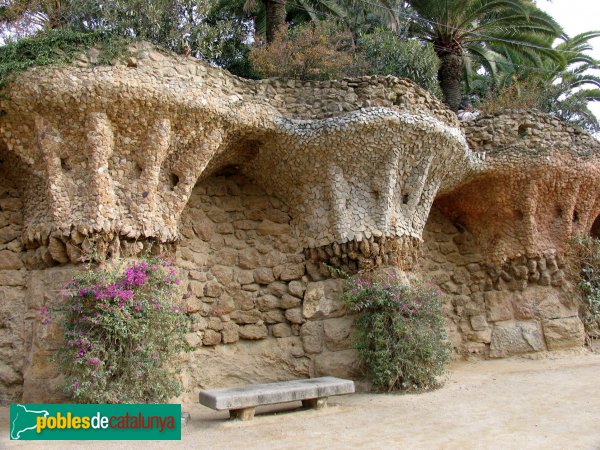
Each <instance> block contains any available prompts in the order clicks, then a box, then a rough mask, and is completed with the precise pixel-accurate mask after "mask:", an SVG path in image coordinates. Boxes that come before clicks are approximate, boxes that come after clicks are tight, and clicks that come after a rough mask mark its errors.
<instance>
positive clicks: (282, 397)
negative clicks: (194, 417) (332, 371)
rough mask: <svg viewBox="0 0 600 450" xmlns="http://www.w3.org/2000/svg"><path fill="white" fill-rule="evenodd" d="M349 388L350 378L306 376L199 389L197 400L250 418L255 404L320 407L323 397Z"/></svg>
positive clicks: (241, 418) (337, 393)
mask: <svg viewBox="0 0 600 450" xmlns="http://www.w3.org/2000/svg"><path fill="white" fill-rule="evenodd" d="M353 392H354V382H353V381H351V380H343V379H341V378H335V377H322V378H309V379H305V380H293V381H282V382H278V383H268V384H251V385H248V386H240V387H234V388H226V389H212V390H207V391H202V392H200V404H201V405H204V406H208V407H209V408H212V409H216V410H219V411H223V410H229V416H230V417H231V418H235V419H240V420H250V419H252V418H253V417H254V412H255V410H256V407H257V406H262V405H273V404H276V403H286V402H293V401H302V406H303V407H304V408H315V409H320V408H323V407H324V406H326V405H327V397H330V396H332V395H342V394H352V393H353Z"/></svg>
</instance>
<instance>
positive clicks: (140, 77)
mask: <svg viewBox="0 0 600 450" xmlns="http://www.w3.org/2000/svg"><path fill="white" fill-rule="evenodd" d="M6 93H7V96H8V98H7V99H3V100H1V104H0V108H1V109H2V110H3V112H4V114H3V115H2V117H1V118H0V401H17V400H22V401H29V402H49V401H57V400H60V399H61V398H62V397H61V395H62V394H61V391H60V388H59V385H60V379H59V376H58V374H57V372H56V368H55V366H54V364H53V363H52V356H53V354H54V352H55V351H56V349H57V348H59V346H60V345H61V331H60V329H59V327H58V325H56V324H55V325H52V326H50V327H44V326H42V325H41V324H40V323H39V320H38V310H39V308H40V306H43V305H46V306H52V305H53V304H55V302H58V301H60V299H59V298H58V293H59V291H60V288H61V287H62V285H63V283H64V282H65V281H67V280H68V279H69V277H70V276H71V274H72V273H73V271H74V270H78V265H79V264H80V262H81V256H82V254H84V253H85V252H86V251H87V250H88V249H89V248H91V247H92V246H94V247H95V248H96V249H97V250H98V251H99V252H100V254H101V255H102V256H108V257H117V256H124V257H135V255H137V254H139V253H140V252H141V251H143V250H145V249H146V250H148V249H150V250H152V251H154V252H163V253H171V254H174V255H175V256H176V257H177V261H178V265H179V267H180V268H181V270H182V273H184V274H185V277H184V279H185V284H186V289H187V290H186V294H185V296H184V298H183V299H182V302H183V304H182V306H183V307H185V308H186V310H187V311H188V312H189V313H190V314H191V315H193V317H194V319H195V320H194V323H193V326H192V328H191V329H190V330H189V333H188V335H187V341H188V343H189V344H190V345H192V346H193V347H194V348H195V349H196V350H195V351H194V352H191V353H189V354H186V355H185V356H184V357H183V358H184V359H182V360H181V361H180V362H179V363H178V364H180V366H181V370H180V373H181V376H182V378H183V381H184V383H185V386H186V387H188V388H189V389H190V391H189V394H186V397H184V400H194V399H195V395H196V394H195V392H197V390H198V388H209V387H211V388H212V387H221V386H230V385H235V384H244V383H253V382H269V381H277V380H289V379H295V378H305V377H309V376H310V377H312V376H324V375H333V376H340V377H350V378H354V379H357V380H358V379H360V378H361V367H360V363H359V361H358V359H357V355H356V352H355V350H353V349H352V324H353V320H354V318H353V317H352V316H349V315H347V314H346V311H345V310H344V306H343V304H342V303H341V301H340V299H339V295H340V293H341V292H342V289H343V282H342V281H341V280H340V279H339V278H337V277H336V275H335V273H331V272H330V271H329V269H327V268H326V266H325V265H324V264H323V263H327V265H329V266H333V267H336V268H341V269H343V270H345V271H347V272H350V273H356V272H357V271H359V270H364V269H373V268H378V267H382V268H385V267H389V268H394V269H396V270H399V271H402V272H403V273H404V274H405V275H406V276H407V278H420V279H430V280H432V281H433V282H434V283H436V284H437V285H438V286H440V288H441V289H442V290H443V291H444V292H445V293H446V294H447V295H446V300H445V305H444V314H445V317H446V321H447V326H448V330H449V333H450V336H451V339H452V343H453V346H454V349H455V353H456V355H457V357H461V356H462V357H464V356H469V355H476V356H480V357H503V356H508V355H514V354H520V353H527V352H536V351H547V350H555V349H562V348H570V347H578V346H582V345H583V344H584V333H583V325H582V322H581V320H580V318H579V316H578V309H579V306H580V298H579V295H578V293H577V291H576V290H575V288H574V287H573V285H572V283H571V282H570V281H569V280H568V278H567V277H566V275H565V272H564V264H565V261H564V254H565V250H566V248H567V244H568V242H569V240H570V239H571V237H572V236H575V235H582V234H585V233H590V232H592V233H596V234H597V233H598V227H599V225H598V223H600V222H599V219H598V216H599V215H600V195H599V194H600V143H598V141H596V140H595V139H594V138H593V137H591V136H589V135H587V134H586V133H583V132H580V131H578V130H576V129H574V128H571V127H569V126H567V125H565V124H563V123H561V122H560V121H558V120H556V119H554V118H551V117H548V116H544V115H540V114H537V113H533V112H524V111H507V112H506V113H505V114H502V115H497V116H489V117H481V118H479V119H478V120H476V121H474V122H469V123H468V124H466V125H463V126H461V124H460V123H459V122H458V121H457V119H456V117H455V116H454V115H453V114H452V113H451V112H450V111H449V110H447V109H446V108H445V107H444V106H443V105H442V104H441V103H440V102H438V101H437V100H436V99H435V98H434V97H432V96H431V95H430V94H428V93H427V92H425V91H423V90H422V89H420V88H419V87H417V86H416V85H414V84H413V83H411V82H409V81H407V80H398V79H396V78H393V77H385V78H380V77H364V78H359V79H344V80H339V81H326V82H301V81H294V80H289V81H282V80H262V81H251V80H243V79H240V78H237V77H234V76H232V75H230V74H229V73H227V72H225V71H222V70H220V69H216V68H212V67H209V66H207V65H205V64H203V63H201V62H198V61H196V60H193V59H191V58H184V57H177V56H173V55H167V54H163V53H160V52H158V51H156V50H154V49H153V48H152V47H150V46H148V45H145V44H140V45H137V46H136V47H135V48H133V49H132V54H131V56H129V57H128V58H126V59H125V60H123V61H118V62H117V63H116V64H115V65H113V66H92V65H91V64H90V60H89V58H87V57H86V56H82V58H81V60H79V61H78V63H77V64H76V65H75V66H72V67H50V68H36V69H32V70H29V71H28V72H26V73H24V74H23V75H21V76H20V77H19V78H18V80H17V81H16V82H14V83H13V84H12V85H10V86H9V87H8V88H7V89H6Z"/></svg>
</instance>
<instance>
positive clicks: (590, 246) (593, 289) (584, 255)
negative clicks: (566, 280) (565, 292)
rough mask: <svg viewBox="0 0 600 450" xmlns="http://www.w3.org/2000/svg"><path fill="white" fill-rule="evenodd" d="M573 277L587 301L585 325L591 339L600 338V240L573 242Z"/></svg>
mask: <svg viewBox="0 0 600 450" xmlns="http://www.w3.org/2000/svg"><path fill="white" fill-rule="evenodd" d="M571 253H572V254H571V258H570V259H571V262H572V264H573V266H574V267H573V268H572V275H574V276H575V279H576V280H578V286H579V289H580V290H581V293H582V294H583V299H584V301H585V311H584V323H585V326H586V330H587V332H588V335H589V336H590V337H594V338H598V337H600V239H597V238H594V237H592V236H583V237H577V238H575V239H574V240H573V242H572V252H571Z"/></svg>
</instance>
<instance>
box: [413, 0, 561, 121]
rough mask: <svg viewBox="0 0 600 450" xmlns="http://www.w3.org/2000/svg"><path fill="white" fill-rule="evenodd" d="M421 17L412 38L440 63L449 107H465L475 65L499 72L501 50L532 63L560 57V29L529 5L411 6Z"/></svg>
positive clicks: (457, 1) (464, 0)
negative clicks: (555, 45) (469, 71)
mask: <svg viewBox="0 0 600 450" xmlns="http://www.w3.org/2000/svg"><path fill="white" fill-rule="evenodd" d="M408 3H409V4H410V6H411V7H412V9H413V10H414V12H415V13H416V17H415V18H414V20H413V22H412V24H411V32H412V33H414V34H415V35H417V36H419V37H420V38H421V39H423V40H425V41H428V42H431V43H432V44H433V46H434V49H435V51H436V54H437V56H438V58H439V59H440V68H439V70H438V81H439V83H440V88H441V89H442V92H443V95H444V101H445V103H446V104H447V105H448V106H449V107H450V109H452V110H453V111H457V110H458V108H459V105H460V101H461V97H462V93H461V76H462V73H463V68H464V66H465V64H466V63H468V62H469V60H470V59H476V60H478V61H480V63H481V64H482V65H483V67H485V68H486V69H488V70H492V71H493V70H495V61H496V58H500V57H501V56H499V54H498V53H497V52H496V51H494V49H493V45H497V44H501V45H502V46H503V47H504V48H508V49H510V50H511V51H513V52H517V53H519V54H521V55H522V56H523V58H526V59H527V60H529V61H532V62H535V63H537V62H539V61H537V60H536V58H539V57H540V56H545V57H548V58H551V59H554V60H557V61H560V60H561V56H560V55H561V54H560V53H558V52H556V51H554V50H553V49H552V48H551V47H550V44H551V42H552V41H553V40H554V39H555V38H556V37H558V36H560V35H561V33H562V29H561V27H560V25H559V24H558V23H557V22H556V21H555V20H554V19H553V18H552V17H550V16H549V15H548V14H546V13H544V12H542V11H541V10H539V9H537V8H536V7H535V6H533V5H532V4H531V3H530V2H528V1H527V0H409V2H408Z"/></svg>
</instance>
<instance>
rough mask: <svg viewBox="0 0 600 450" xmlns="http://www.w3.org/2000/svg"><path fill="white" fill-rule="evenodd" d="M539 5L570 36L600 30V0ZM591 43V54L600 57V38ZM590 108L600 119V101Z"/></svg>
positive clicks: (549, 0)
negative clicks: (592, 47)
mask: <svg viewBox="0 0 600 450" xmlns="http://www.w3.org/2000/svg"><path fill="white" fill-rule="evenodd" d="M537 5H538V7H539V8H540V9H542V10H544V11H546V12H547V13H548V14H550V15H551V16H552V17H554V19H556V21H557V22H558V23H559V24H561V25H562V27H563V28H564V30H565V32H566V33H567V34H568V35H569V36H575V35H577V34H579V33H584V32H586V31H594V30H600V0H538V1H537ZM590 43H591V44H592V45H593V46H594V49H593V51H591V52H590V54H591V55H592V56H593V57H594V58H596V59H600V38H596V39H593V40H591V41H590ZM590 109H591V110H592V111H593V112H594V114H595V115H596V117H598V118H599V119H600V102H592V103H590Z"/></svg>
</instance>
